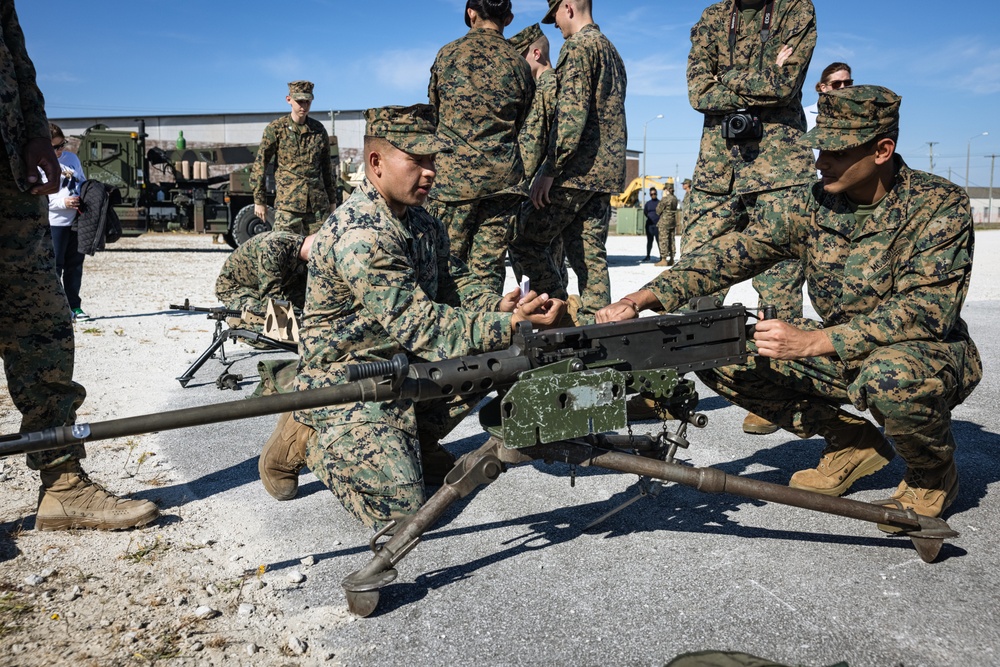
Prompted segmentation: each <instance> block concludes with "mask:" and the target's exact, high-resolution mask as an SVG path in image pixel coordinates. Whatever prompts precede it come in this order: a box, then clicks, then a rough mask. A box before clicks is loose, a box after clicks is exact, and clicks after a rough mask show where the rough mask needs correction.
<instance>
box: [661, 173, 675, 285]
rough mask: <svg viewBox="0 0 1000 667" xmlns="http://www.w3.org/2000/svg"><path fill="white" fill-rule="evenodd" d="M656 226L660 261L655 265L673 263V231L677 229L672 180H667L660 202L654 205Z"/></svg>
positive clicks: (669, 264)
mask: <svg viewBox="0 0 1000 667" xmlns="http://www.w3.org/2000/svg"><path fill="white" fill-rule="evenodd" d="M656 216H657V218H656V228H657V236H658V238H659V239H660V261H658V262H657V263H656V266H671V265H672V264H673V263H674V252H675V245H676V243H675V241H674V231H675V230H676V229H677V195H675V194H674V182H673V181H672V180H670V181H667V187H666V189H665V190H664V191H663V197H662V198H661V199H660V203H659V204H657V205H656Z"/></svg>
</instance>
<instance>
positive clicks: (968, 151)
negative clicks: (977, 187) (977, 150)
mask: <svg viewBox="0 0 1000 667" xmlns="http://www.w3.org/2000/svg"><path fill="white" fill-rule="evenodd" d="M989 134H990V133H989V132H983V133H982V134H977V135H976V136H974V137H969V141H968V143H966V144H965V194H966V195H968V194H969V156H970V155H972V140H973V139H978V138H979V137H986V136H989Z"/></svg>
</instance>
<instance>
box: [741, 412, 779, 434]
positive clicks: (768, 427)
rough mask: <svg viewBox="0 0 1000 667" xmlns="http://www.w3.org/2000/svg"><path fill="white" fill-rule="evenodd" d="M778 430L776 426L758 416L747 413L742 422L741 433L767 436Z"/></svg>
mask: <svg viewBox="0 0 1000 667" xmlns="http://www.w3.org/2000/svg"><path fill="white" fill-rule="evenodd" d="M777 430H778V425H777V424H775V423H774V422H772V421H768V420H767V419H764V418H763V417H761V416H760V415H756V414H754V413H752V412H748V413H747V416H746V418H744V420H743V432H744V433H749V434H751V435H769V434H771V433H774V432H775V431H777Z"/></svg>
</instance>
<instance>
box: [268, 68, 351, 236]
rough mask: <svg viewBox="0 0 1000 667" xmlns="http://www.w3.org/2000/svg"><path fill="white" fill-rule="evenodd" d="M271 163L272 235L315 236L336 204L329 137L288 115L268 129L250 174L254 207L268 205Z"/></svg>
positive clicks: (315, 122) (310, 121) (314, 122)
mask: <svg viewBox="0 0 1000 667" xmlns="http://www.w3.org/2000/svg"><path fill="white" fill-rule="evenodd" d="M293 83H300V82H293ZM301 83H304V82H301ZM310 91H311V85H310ZM310 99H311V92H310ZM275 158H277V164H276V165H275V169H274V182H275V197H274V209H275V214H274V229H276V230H279V231H286V232H292V233H293V234H301V235H303V236H306V235H309V234H312V233H315V231H316V230H317V229H319V226H320V225H321V224H323V221H324V220H326V218H327V216H328V215H329V214H330V204H331V202H336V201H337V182H336V179H334V177H333V168H332V166H331V163H330V135H329V134H327V131H326V128H324V127H323V124H322V123H320V122H319V121H318V120H315V119H313V118H309V117H307V118H306V120H305V122H304V123H302V124H301V125H299V124H298V123H296V122H295V121H293V120H292V116H291V114H289V115H287V116H282V117H281V118H277V119H275V120H273V121H271V122H270V123H268V124H267V127H265V128H264V136H263V138H262V139H261V140H260V148H259V149H258V150H257V157H256V159H255V160H254V163H253V168H252V169H251V171H250V183H251V187H253V201H254V204H266V203H267V199H266V197H265V194H264V173H265V170H266V169H267V165H268V164H270V163H271V161H272V160H274V159H275Z"/></svg>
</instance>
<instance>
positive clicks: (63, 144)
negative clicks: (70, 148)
mask: <svg viewBox="0 0 1000 667" xmlns="http://www.w3.org/2000/svg"><path fill="white" fill-rule="evenodd" d="M64 148H66V140H65V139H64V140H63V142H62V143H61V144H55V145H54V146H52V150H54V151H61V150H62V149H64Z"/></svg>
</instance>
